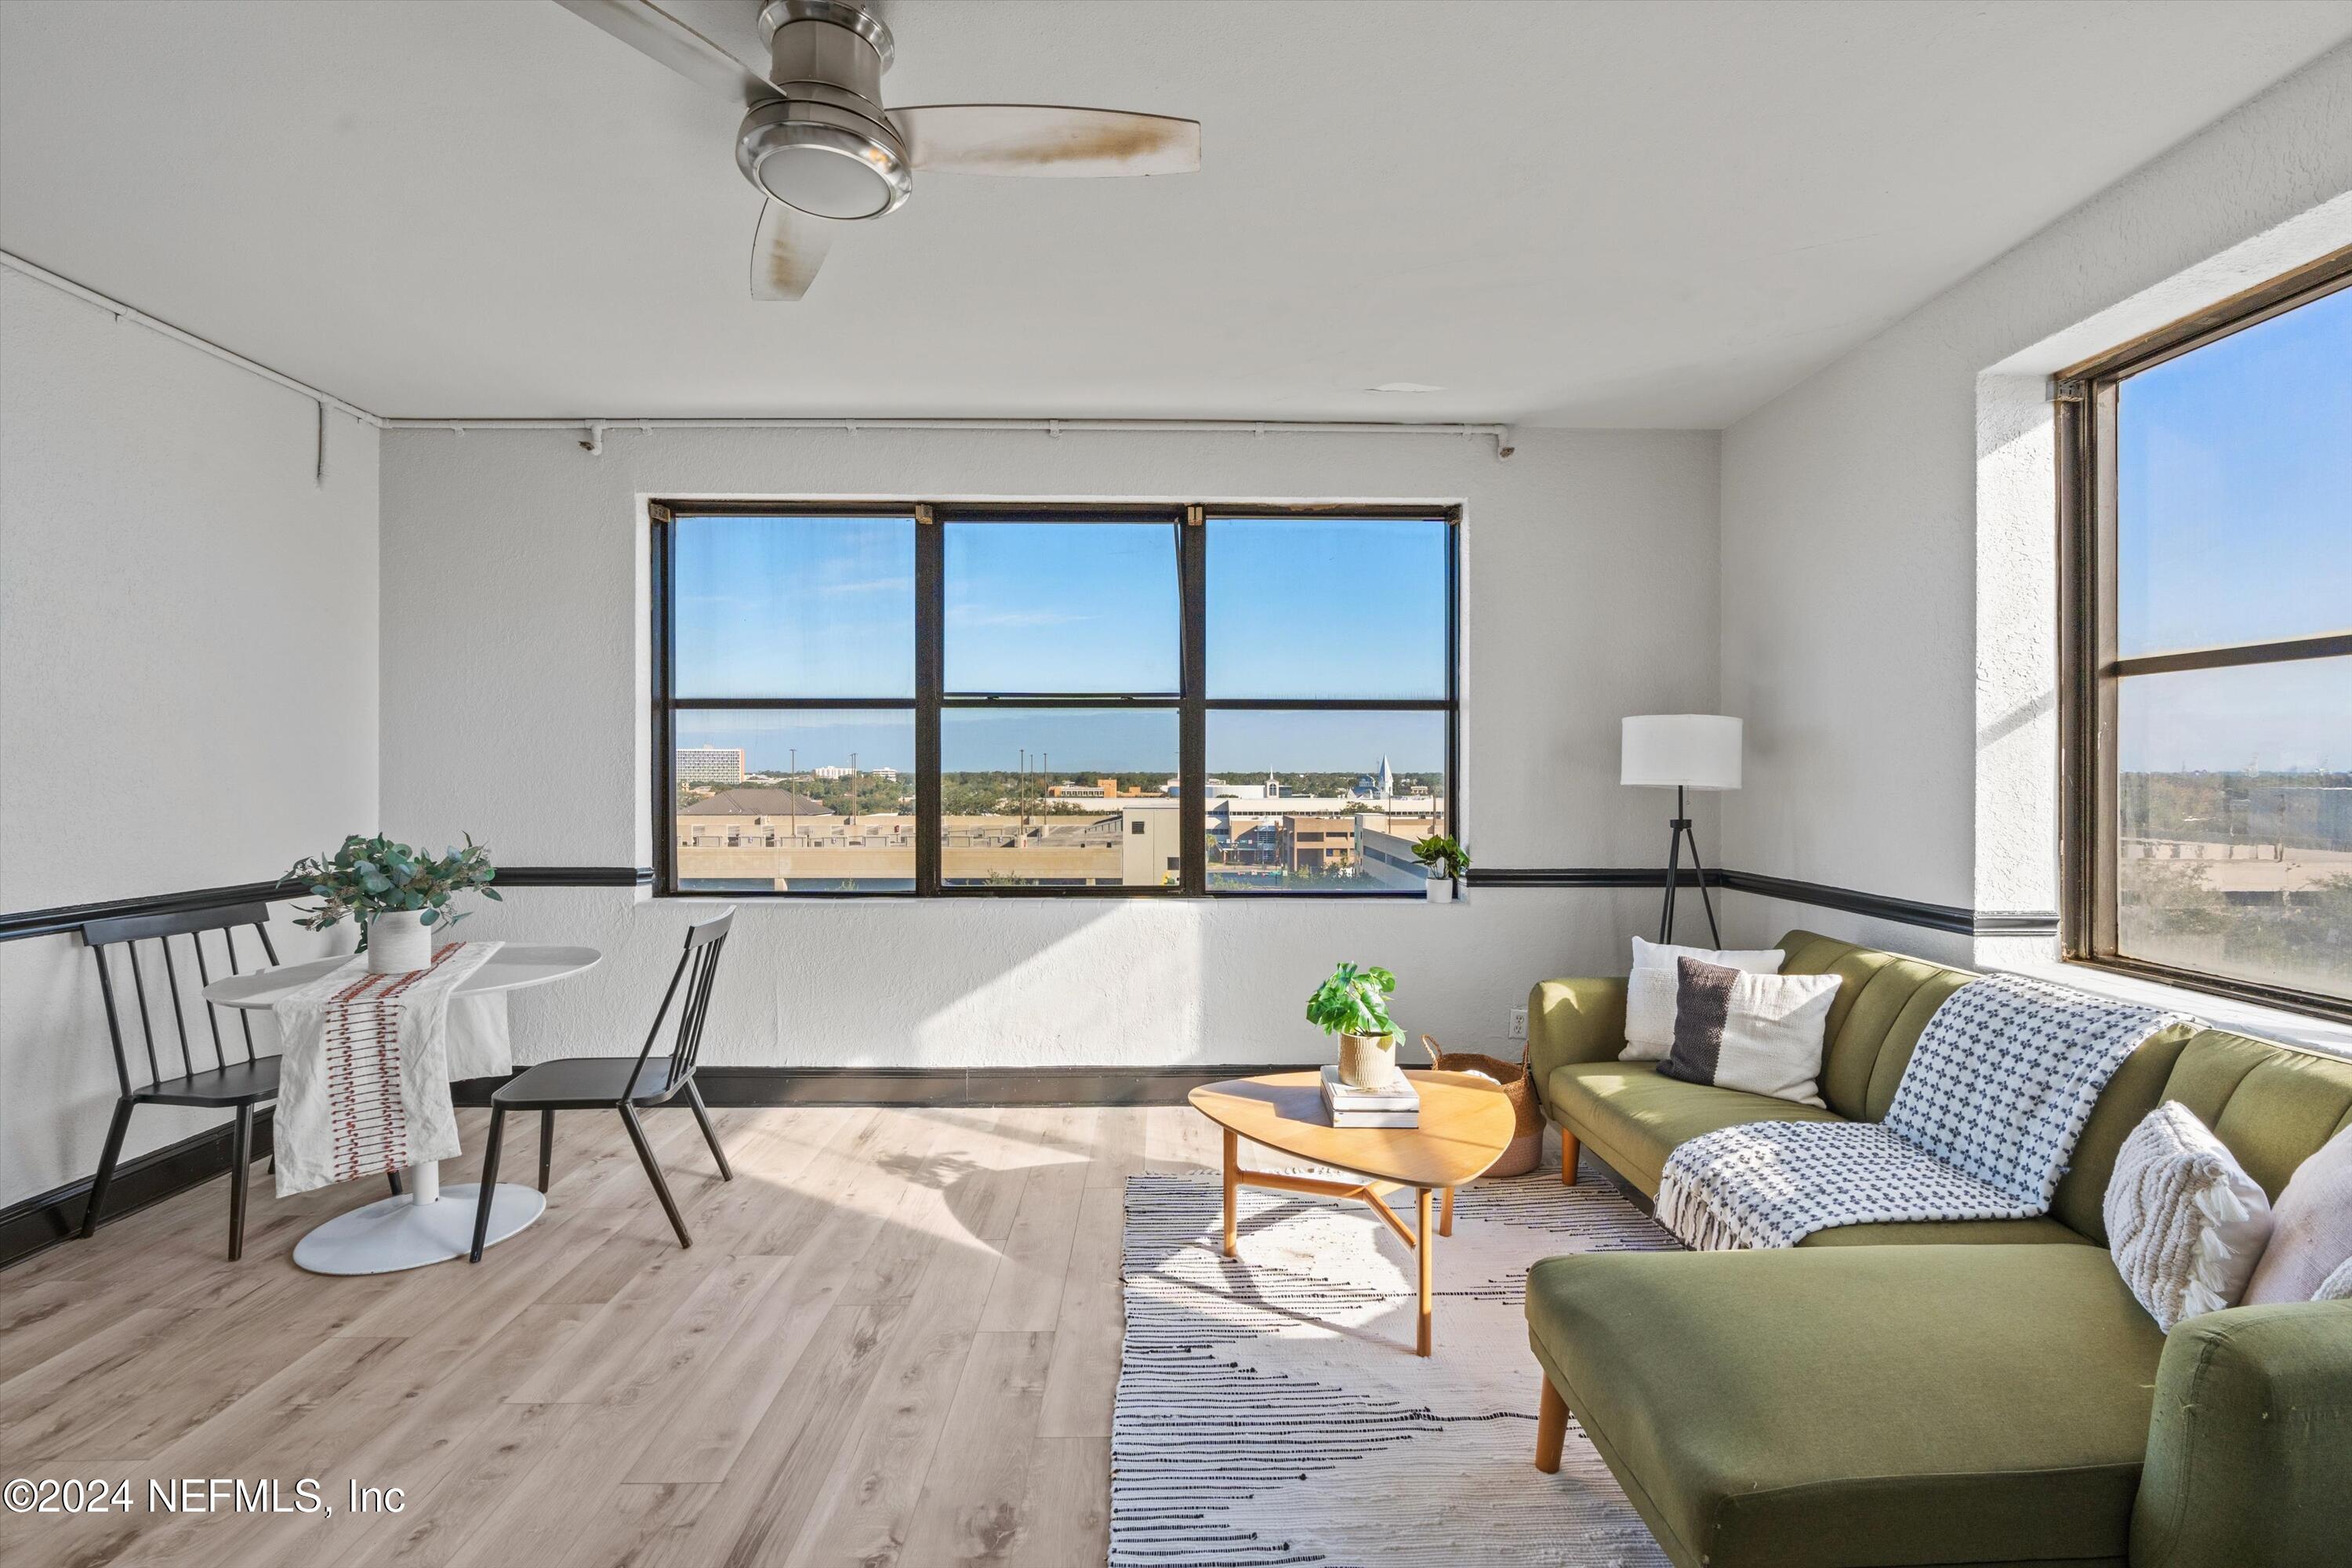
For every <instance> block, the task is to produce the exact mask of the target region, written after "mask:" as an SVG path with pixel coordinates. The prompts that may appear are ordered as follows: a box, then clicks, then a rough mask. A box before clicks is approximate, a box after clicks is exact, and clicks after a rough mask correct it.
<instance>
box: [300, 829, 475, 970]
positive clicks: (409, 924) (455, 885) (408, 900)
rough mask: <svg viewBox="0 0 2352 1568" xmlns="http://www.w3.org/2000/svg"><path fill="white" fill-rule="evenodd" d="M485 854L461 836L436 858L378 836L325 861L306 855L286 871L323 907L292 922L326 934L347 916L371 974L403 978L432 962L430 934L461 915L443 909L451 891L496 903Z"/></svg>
mask: <svg viewBox="0 0 2352 1568" xmlns="http://www.w3.org/2000/svg"><path fill="white" fill-rule="evenodd" d="M498 874H499V873H498V868H496V867H495V866H492V865H491V864H490V852H489V851H488V850H487V849H485V848H483V847H481V846H480V845H478V844H477V843H475V842H474V839H473V836H472V835H471V834H468V835H467V837H466V847H464V848H463V849H451V850H449V851H447V852H446V853H445V854H443V855H440V856H438V857H435V856H431V855H420V854H418V853H417V852H416V851H415V850H414V849H412V848H410V847H408V846H407V845H405V844H394V842H393V841H392V840H391V839H389V838H386V837H383V835H382V834H378V835H376V836H375V837H373V838H362V837H360V836H359V835H358V834H356V833H354V834H352V836H351V837H348V838H346V839H344V840H343V845H342V847H341V848H340V849H338V850H336V851H335V852H334V853H333V854H332V855H331V856H328V857H327V858H324V859H321V858H319V857H318V856H315V855H311V856H305V857H304V858H301V859H299V860H297V861H296V862H294V868H293V869H292V870H290V871H289V872H287V873H286V879H287V880H288V881H289V882H300V883H301V884H303V885H304V886H305V887H307V888H309V889H310V891H311V893H312V894H313V895H315V896H316V897H318V898H320V899H321V900H325V901H324V902H322V903H319V904H315V905H311V906H309V907H307V908H300V909H298V910H297V911H296V912H297V913H298V914H299V916H300V917H301V918H299V920H297V921H295V922H294V923H295V924H296V925H299V926H303V927H307V928H308V929H310V930H311V931H325V930H326V929H327V928H328V927H330V926H331V925H333V924H335V923H336V922H337V921H341V919H342V918H343V917H344V916H345V915H350V916H351V917H352V919H353V920H355V921H358V922H359V925H360V948H361V950H362V952H365V953H366V954H367V959H368V973H371V974H404V973H408V972H409V971H411V970H415V969H423V968H425V967H426V966H427V965H429V964H430V963H432V962H433V931H434V929H435V928H436V927H437V928H438V929H440V930H442V931H447V930H448V929H449V928H450V927H451V926H453V925H455V924H457V921H459V920H461V919H463V918H464V917H463V916H462V915H460V914H459V913H458V912H457V910H453V909H451V908H450V907H449V900H450V899H451V898H452V897H454V896H455V895H457V894H458V893H479V894H481V895H482V897H484V898H486V899H489V900H494V901H499V891H498V889H496V888H493V887H491V886H490V881H491V879H493V878H495V877H496V876H497V875H498Z"/></svg>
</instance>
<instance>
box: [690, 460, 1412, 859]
mask: <svg viewBox="0 0 2352 1568" xmlns="http://www.w3.org/2000/svg"><path fill="white" fill-rule="evenodd" d="M1456 521H1457V520H1456V518H1455V517H1454V515H1452V514H1451V513H1448V512H1440V511H1433V510H1410V511H1407V510H1382V509H1360V510H1348V511H1338V510H1316V511H1313V512H1301V511H1296V510H1280V509H1265V508H1260V509H1218V508H1209V507H1200V506H1158V507H1136V508H1115V509H1108V510H1106V509H1091V510H1076V509H1072V508H1039V507H1026V508H1013V507H978V506H948V505H932V504H917V503H907V504H902V505H897V506H887V507H866V508H839V507H832V508H815V507H797V506H752V505H746V504H740V503H729V504H724V505H720V504H713V503H687V502H677V503H666V504H658V505H656V507H655V508H654V531H653V540H654V573H655V579H656V624H655V627H654V632H655V638H654V640H655V648H656V669H655V685H656V712H655V720H656V738H655V757H654V766H655V772H656V778H655V789H654V794H655V799H656V802H657V803H658V804H657V806H656V812H657V816H658V821H657V822H656V839H657V842H658V843H659V844H660V845H661V859H660V863H659V865H658V866H657V868H656V874H657V878H658V880H659V884H660V886H661V888H662V889H663V890H664V891H666V892H679V893H697V892H724V893H728V894H758V893H778V894H900V895H910V896H923V895H941V896H958V895H975V896H987V895H1035V894H1045V893H1055V894H1073V895H1081V896H1106V895H1108V896H1138V897H1166V896H1170V895H1175V894H1182V893H1209V894H1235V895H1244V896H1246V895H1252V894H1258V895H1264V894H1299V895H1310V896H1316V895H1319V896H1342V897H1366V896H1370V897H1381V896H1388V897H1408V896H1417V895H1418V894H1419V893H1420V892H1421V890H1422V888H1423V874H1422V871H1421V869H1420V868H1419V866H1418V865H1417V864H1415V863H1414V861H1413V860H1412V843H1413V842H1414V841H1415V840H1417V839H1419V838H1422V837H1426V836H1427V835H1429V834H1432V833H1453V832H1456V831H1457V829H1456V827H1455V826H1454V806H1453V801H1454V788H1453V784H1454V773H1455V769H1454V756H1455V753H1456V748H1457V740H1456V737H1457V730H1458V706H1457V697H1458V690H1457V684H1456V674H1455V665H1456V660H1455V644H1456V631H1455V611H1454V603H1455V588H1454V581H1455V564H1454V563H1455V559H1456V557H1455V532H1456V529H1455V523H1456Z"/></svg>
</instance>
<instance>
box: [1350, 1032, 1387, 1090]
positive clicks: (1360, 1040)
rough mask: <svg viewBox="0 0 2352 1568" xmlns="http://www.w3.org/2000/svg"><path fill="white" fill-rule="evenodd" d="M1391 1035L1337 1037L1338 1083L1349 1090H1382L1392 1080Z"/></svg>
mask: <svg viewBox="0 0 2352 1568" xmlns="http://www.w3.org/2000/svg"><path fill="white" fill-rule="evenodd" d="M1396 1076H1397V1065H1396V1037H1395V1036H1394V1035H1349V1034H1342V1035H1341V1036H1340V1037H1339V1081H1340V1082H1341V1083H1344V1084H1346V1085H1347V1086H1348V1087H1349V1089H1386V1088H1387V1087H1388V1086H1389V1085H1390V1084H1391V1083H1394V1082H1395V1081H1396Z"/></svg>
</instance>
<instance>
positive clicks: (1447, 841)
mask: <svg viewBox="0 0 2352 1568" xmlns="http://www.w3.org/2000/svg"><path fill="white" fill-rule="evenodd" d="M1412 858H1414V859H1416V860H1418V861H1420V862H1421V863H1422V865H1423V868H1426V869H1427V870H1428V872H1429V901H1430V902H1432V903H1433V904H1442V903H1444V902H1445V901H1446V900H1448V899H1452V898H1454V897H1456V896H1457V895H1456V892H1455V889H1456V887H1457V885H1458V884H1459V883H1460V882H1461V880H1462V879H1463V878H1465V877H1466V876H1468V875H1469V874H1470V852H1469V851H1468V850H1466V849H1465V848H1463V847H1462V846H1461V845H1460V844H1459V843H1457V842H1455V840H1454V837H1453V836H1452V835H1451V834H1446V833H1433V834H1431V835H1430V836H1429V837H1426V838H1424V839H1423V840H1422V841H1421V842H1420V843H1418V844H1415V845H1414V846H1413V847H1412Z"/></svg>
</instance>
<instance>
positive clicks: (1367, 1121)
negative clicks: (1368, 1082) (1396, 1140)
mask: <svg viewBox="0 0 2352 1568" xmlns="http://www.w3.org/2000/svg"><path fill="white" fill-rule="evenodd" d="M1323 1108H1324V1109H1325V1110H1328V1111H1329V1112H1330V1113H1331V1125H1332V1126H1334V1127H1418V1126H1420V1125H1421V1092H1420V1091H1419V1090H1418V1089H1414V1088H1413V1087H1412V1079H1409V1078H1406V1077H1404V1076H1403V1075H1402V1074H1399V1075H1398V1077H1397V1079H1396V1080H1395V1081H1394V1082H1393V1083H1388V1084H1383V1085H1382V1086H1381V1087H1380V1088H1379V1089H1350V1088H1349V1087H1348V1086H1347V1085H1346V1084H1344V1083H1341V1082H1340V1081H1339V1068H1336V1067H1327V1068H1324V1069H1323Z"/></svg>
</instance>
